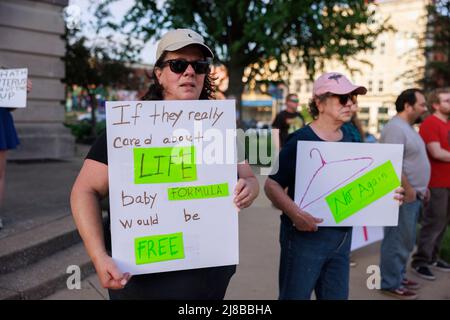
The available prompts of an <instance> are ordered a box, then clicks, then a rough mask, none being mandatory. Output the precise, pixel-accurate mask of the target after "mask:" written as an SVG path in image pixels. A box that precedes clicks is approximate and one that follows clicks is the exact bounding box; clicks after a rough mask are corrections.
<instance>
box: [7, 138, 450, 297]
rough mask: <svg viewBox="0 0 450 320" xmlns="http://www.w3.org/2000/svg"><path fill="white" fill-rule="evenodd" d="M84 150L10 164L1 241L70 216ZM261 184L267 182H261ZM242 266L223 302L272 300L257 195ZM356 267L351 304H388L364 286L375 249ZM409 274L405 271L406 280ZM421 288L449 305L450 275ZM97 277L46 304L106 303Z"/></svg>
mask: <svg viewBox="0 0 450 320" xmlns="http://www.w3.org/2000/svg"><path fill="white" fill-rule="evenodd" d="M86 151H87V149H86V147H83V146H78V150H77V157H75V158H74V159H70V160H68V161H60V162H28V163H8V171H7V188H6V189H7V191H6V197H5V207H4V209H3V210H2V212H1V213H0V216H2V217H3V218H4V222H5V229H4V230H2V231H0V245H1V239H3V238H6V237H8V236H10V235H12V234H15V233H18V232H23V231H24V230H30V229H33V228H35V227H37V226H39V225H43V224H45V223H47V222H49V221H53V220H55V219H58V218H60V217H62V216H64V215H68V214H70V208H69V203H68V200H69V192H70V188H71V186H72V184H73V181H74V180H75V177H76V174H77V172H78V170H79V168H80V167H81V164H82V158H83V157H84V155H85V153H86ZM259 179H260V182H261V184H262V183H263V181H264V179H265V177H259ZM239 220H240V221H239V232H240V233H239V237H240V263H239V266H238V269H237V273H236V274H235V276H234V277H233V278H232V280H231V283H230V286H229V289H228V292H227V295H226V299H243V300H246V299H276V298H277V290H278V289H277V288H278V284H277V279H278V278H277V272H278V256H279V246H278V224H279V212H278V211H277V210H275V209H274V208H273V207H272V206H271V204H270V202H269V201H268V200H267V198H266V197H265V196H264V193H263V192H261V194H260V196H259V197H258V199H257V200H256V201H255V203H254V205H253V206H252V207H251V208H249V209H246V210H243V211H242V212H241V213H240V216H239ZM353 259H354V260H356V262H357V266H356V267H355V268H352V269H351V275H350V299H391V298H390V297H386V296H384V295H382V294H380V293H379V291H377V290H369V289H368V288H367V286H366V281H367V278H368V277H369V274H367V273H366V271H367V268H368V267H369V266H370V265H377V264H378V260H379V243H376V244H374V245H371V246H368V247H365V248H362V249H359V250H357V251H355V252H354V253H353ZM409 273H410V271H408V274H409ZM409 276H410V277H411V278H412V279H414V280H417V281H418V282H420V283H421V284H422V289H421V290H420V291H419V292H420V298H421V299H450V273H446V274H445V273H440V272H438V271H436V276H437V280H436V281H426V280H421V279H418V278H417V277H415V276H414V275H411V274H409ZM106 298H107V293H106V290H104V289H103V288H101V286H100V285H99V282H98V280H97V277H96V275H93V276H90V277H89V278H87V279H86V280H84V281H83V283H82V289H81V290H62V291H59V292H57V293H55V294H54V295H52V296H50V297H48V299H89V300H96V299H106Z"/></svg>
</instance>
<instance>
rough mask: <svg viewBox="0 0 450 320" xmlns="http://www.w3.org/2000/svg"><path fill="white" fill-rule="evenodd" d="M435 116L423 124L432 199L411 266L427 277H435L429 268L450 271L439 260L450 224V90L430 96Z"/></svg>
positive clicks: (422, 131)
mask: <svg viewBox="0 0 450 320" xmlns="http://www.w3.org/2000/svg"><path fill="white" fill-rule="evenodd" d="M428 103H429V107H430V109H431V110H430V111H431V112H432V115H431V116H429V117H428V118H426V119H425V121H424V122H423V123H422V125H421V126H420V131H419V133H420V135H421V137H422V139H423V140H424V142H425V144H426V146H427V153H428V158H429V159H430V164H431V179H430V183H429V188H430V192H431V198H430V202H429V204H428V206H427V207H426V209H425V211H424V215H423V217H422V221H421V225H422V228H421V230H420V234H419V240H418V245H417V252H416V253H415V254H414V256H413V260H412V262H411V266H412V268H413V270H414V271H415V273H416V274H417V275H418V276H420V277H422V278H424V279H427V280H434V279H436V277H435V276H434V274H433V273H432V272H431V270H430V268H429V267H432V268H434V269H436V270H440V271H445V272H450V264H449V263H447V262H445V261H443V260H441V259H439V250H440V247H441V242H442V238H443V236H444V234H445V231H446V229H447V225H448V224H449V223H450V120H449V116H450V91H449V89H437V90H434V91H433V92H431V94H430V96H429V101H428Z"/></svg>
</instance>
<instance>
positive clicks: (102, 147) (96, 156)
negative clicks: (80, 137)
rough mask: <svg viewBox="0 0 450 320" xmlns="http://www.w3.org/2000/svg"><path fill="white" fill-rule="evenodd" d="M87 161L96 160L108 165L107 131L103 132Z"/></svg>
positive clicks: (89, 153) (90, 151)
mask: <svg viewBox="0 0 450 320" xmlns="http://www.w3.org/2000/svg"><path fill="white" fill-rule="evenodd" d="M86 159H91V160H95V161H98V162H101V163H104V164H106V165H108V144H107V143H106V131H103V132H102V133H101V134H100V135H99V136H98V138H97V140H95V142H94V144H93V145H92V147H91V149H90V150H89V152H88V154H87V156H86Z"/></svg>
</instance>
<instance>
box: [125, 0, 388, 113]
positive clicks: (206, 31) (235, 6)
mask: <svg viewBox="0 0 450 320" xmlns="http://www.w3.org/2000/svg"><path fill="white" fill-rule="evenodd" d="M373 6H374V5H373V4H368V1H364V0H347V1H337V0H326V1H316V0H314V1H312V0H301V1H298V0H276V1H275V0H274V1H270V0H258V1H253V0H196V1H184V0H166V1H164V2H161V1H158V0H141V1H139V0H137V1H136V3H135V5H134V6H133V7H132V8H131V9H130V11H129V12H128V13H127V14H126V18H125V20H124V21H123V24H122V27H123V30H124V31H125V32H126V33H128V34H129V35H130V36H132V37H134V38H138V39H141V40H143V41H144V42H146V41H149V40H150V39H155V38H158V37H159V36H160V35H161V34H162V33H164V32H165V31H167V30H168V29H173V28H191V29H194V30H196V31H197V32H199V33H200V34H202V35H203V36H204V38H205V39H206V42H207V44H208V45H209V46H211V47H212V48H213V49H214V51H215V53H216V56H217V59H218V60H219V61H220V62H221V63H223V64H225V66H226V67H227V68H228V71H229V77H230V85H229V89H228V92H227V94H228V95H232V96H234V97H236V98H237V99H238V101H239V99H240V97H241V94H242V92H243V90H244V83H243V81H242V79H243V75H244V71H245V69H246V68H247V67H250V70H251V71H250V73H249V74H248V77H246V80H247V81H250V80H251V79H253V78H254V77H255V76H256V75H257V74H261V73H264V72H266V71H264V69H266V68H262V66H265V65H266V64H267V62H268V61H272V63H271V64H270V70H269V71H270V72H271V73H274V74H275V73H278V74H283V73H287V72H288V70H289V66H292V65H297V66H300V65H303V66H305V67H306V69H307V71H308V73H309V74H310V76H311V77H313V75H314V72H315V71H316V70H317V69H321V67H323V64H324V61H325V60H327V59H330V58H335V59H338V60H340V61H342V62H344V63H345V62H346V59H347V58H348V57H350V56H353V55H355V54H356V53H358V52H360V51H362V50H370V49H373V42H374V40H375V39H376V37H377V36H378V35H379V34H380V33H381V32H384V31H386V30H387V29H389V28H388V27H387V26H386V24H385V21H378V22H375V19H374V13H375V12H374V10H373V8H372V7H373ZM263 76H265V75H263ZM238 105H240V104H238ZM240 114H242V113H240Z"/></svg>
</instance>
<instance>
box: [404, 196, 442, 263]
mask: <svg viewBox="0 0 450 320" xmlns="http://www.w3.org/2000/svg"><path fill="white" fill-rule="evenodd" d="M430 192H431V198H430V203H429V204H428V206H427V207H426V208H425V211H424V214H423V216H422V220H421V222H420V223H421V225H422V228H421V229H420V232H419V238H418V243H417V251H416V253H415V254H414V255H413V261H412V266H413V267H417V266H424V265H428V264H431V263H433V262H435V261H436V260H437V259H438V256H439V251H440V249H441V243H442V238H443V237H444V235H445V231H446V230H447V225H448V224H449V223H450V188H431V189H430Z"/></svg>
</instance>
